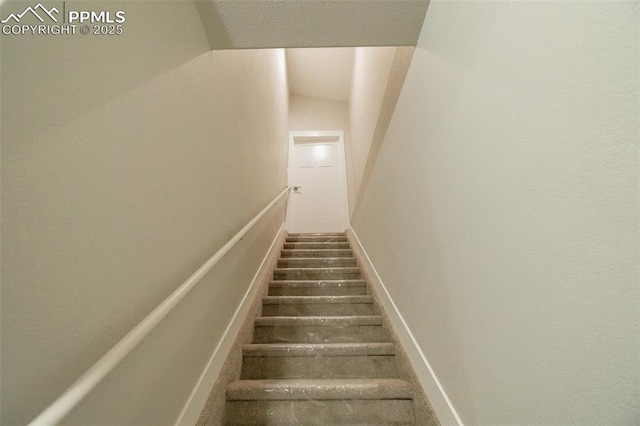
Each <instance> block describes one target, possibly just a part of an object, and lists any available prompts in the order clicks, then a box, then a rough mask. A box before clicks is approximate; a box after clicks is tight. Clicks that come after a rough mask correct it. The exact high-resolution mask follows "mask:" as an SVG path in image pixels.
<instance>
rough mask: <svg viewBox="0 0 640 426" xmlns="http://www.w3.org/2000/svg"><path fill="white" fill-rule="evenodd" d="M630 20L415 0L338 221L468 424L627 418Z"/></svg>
mask: <svg viewBox="0 0 640 426" xmlns="http://www.w3.org/2000/svg"><path fill="white" fill-rule="evenodd" d="M639 19H640V16H639V14H638V7H637V3H633V2H616V3H609V2H591V3H580V4H577V3H562V2H547V3H540V2H529V3H526V2H525V3H522V2H516V3H509V2H447V1H438V0H432V1H431V4H430V6H429V11H428V13H427V18H426V21H425V23H424V27H423V31H422V34H421V38H420V41H419V44H418V48H417V49H416V52H415V54H414V58H413V62H412V64H411V67H410V70H409V74H408V76H407V80H406V82H405V86H404V88H403V91H402V94H401V96H400V100H399V102H398V105H397V107H396V112H395V114H394V116H393V119H392V122H391V125H390V127H389V130H388V133H387V136H386V139H385V141H384V144H383V145H382V147H381V150H380V153H379V156H378V160H377V163H376V164H375V167H374V169H373V171H372V174H371V179H370V182H369V185H368V187H367V188H366V190H365V193H364V194H363V197H362V204H361V206H360V207H359V208H358V210H357V212H356V214H355V215H354V217H353V218H352V223H353V225H354V228H355V230H356V232H357V234H358V236H359V237H360V239H361V241H362V242H363V244H364V246H365V248H366V249H367V251H368V253H369V255H370V257H371V258H372V261H373V263H374V264H375V266H376V268H377V269H378V272H379V273H380V276H381V278H382V279H383V281H384V282H385V284H386V286H387V288H388V290H389V293H390V294H391V297H392V298H393V300H394V301H395V303H396V305H397V306H398V308H399V310H400V312H401V313H402V315H403V316H404V319H405V320H406V322H407V324H408V326H409V328H410V329H411V331H412V333H413V335H414V336H415V338H416V340H417V342H418V344H419V345H420V347H421V349H422V351H423V352H424V354H425V355H426V358H427V359H428V360H429V362H430V364H431V366H432V367H433V370H434V371H435V373H436V375H437V377H438V378H439V379H440V382H441V383H442V385H443V387H444V389H445V390H446V392H447V393H448V395H449V397H450V398H451V400H452V402H453V405H454V406H455V408H456V409H457V410H458V412H459V414H460V416H461V418H462V420H463V421H464V422H465V423H466V424H472V425H475V424H484V425H489V424H514V425H515V424H519V425H531V424H583V425H586V424H591V425H596V424H598V425H600V424H633V423H635V422H637V419H638V418H640V407H639V406H638V401H639V400H640V395H639V394H638V389H640V378H639V374H640V365H639V361H638V353H639V347H638V335H639V332H640V330H639V328H638V325H639V324H638V321H639V318H640V312H639V306H640V300H639V296H638V290H639V283H638V269H637V267H638V264H637V260H638V249H639V246H638V235H639V233H638V223H639V217H638V128H639V123H638V120H639V118H638V117H639V110H638V81H639V80H638V79H639V75H638V50H637V46H638V41H639V40H638V27H637V22H638V20H639ZM352 133H353V139H354V140H355V139H356V134H357V129H355V128H352Z"/></svg>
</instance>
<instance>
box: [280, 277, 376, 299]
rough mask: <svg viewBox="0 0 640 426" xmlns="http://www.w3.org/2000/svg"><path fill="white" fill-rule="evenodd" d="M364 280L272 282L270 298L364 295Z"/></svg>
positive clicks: (365, 290)
mask: <svg viewBox="0 0 640 426" xmlns="http://www.w3.org/2000/svg"><path fill="white" fill-rule="evenodd" d="M366 286H367V283H366V281H364V280H306V281H293V280H289V281H271V283H270V284H269V296H324V295H335V296H340V295H364V294H366V293H367V287H366Z"/></svg>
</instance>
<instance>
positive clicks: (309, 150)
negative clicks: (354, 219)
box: [287, 131, 349, 232]
mask: <svg viewBox="0 0 640 426" xmlns="http://www.w3.org/2000/svg"><path fill="white" fill-rule="evenodd" d="M346 177H347V174H346V168H345V162H344V138H343V133H342V131H332V132H290V133H289V185H290V186H291V188H292V190H291V195H290V196H289V208H288V210H287V230H288V231H289V232H343V231H344V230H345V229H346V228H347V224H348V223H349V213H348V203H347V182H346Z"/></svg>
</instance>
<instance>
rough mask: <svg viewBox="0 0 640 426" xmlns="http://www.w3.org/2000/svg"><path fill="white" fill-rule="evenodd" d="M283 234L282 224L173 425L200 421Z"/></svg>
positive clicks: (269, 270)
mask: <svg viewBox="0 0 640 426" xmlns="http://www.w3.org/2000/svg"><path fill="white" fill-rule="evenodd" d="M285 233H286V231H285V230H284V223H282V225H281V226H280V229H279V230H278V233H277V234H276V236H275V238H274V239H273V241H272V242H271V246H270V247H269V250H267V253H266V255H265V256H264V258H263V259H262V263H260V266H259V267H258V270H257V271H256V273H255V275H254V276H253V279H252V280H251V284H250V285H249V288H248V289H247V291H246V292H245V294H244V297H243V298H242V301H241V302H240V304H239V305H238V308H237V309H236V311H235V313H234V314H233V317H232V318H231V321H229V324H228V325H227V328H226V330H225V331H224V333H223V335H222V338H221V339H220V342H219V343H218V345H217V346H216V348H215V350H214V351H213V353H212V355H211V358H209V362H208V363H207V366H206V367H205V369H204V371H203V372H202V374H201V375H200V378H199V379H198V382H197V383H196V385H195V387H194V388H193V391H192V392H191V394H190V395H189V398H188V399H187V403H186V404H185V406H184V408H183V409H182V412H181V413H180V415H179V416H178V419H177V420H176V422H175V426H193V425H195V424H196V423H197V422H198V418H199V417H200V414H201V413H202V410H203V409H204V407H205V404H206V403H207V399H208V398H209V394H210V393H211V389H212V388H213V385H214V384H215V382H216V380H217V378H218V376H219V374H220V371H221V369H222V366H223V365H224V363H225V361H226V359H227V356H228V355H229V352H230V351H231V348H232V346H233V343H234V341H235V339H236V336H237V335H238V333H239V332H240V328H241V327H242V325H243V323H244V322H245V321H244V320H245V317H246V316H247V314H248V313H249V310H250V308H251V305H252V304H253V301H254V299H255V297H256V295H257V292H258V291H259V289H260V283H261V281H262V280H263V279H264V276H265V274H269V273H271V268H272V265H271V262H270V259H272V258H273V257H274V256H276V255H277V253H278V252H279V250H280V248H281V247H280V246H281V244H280V243H281V241H282V239H283V237H284V234H285Z"/></svg>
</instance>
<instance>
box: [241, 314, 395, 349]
mask: <svg viewBox="0 0 640 426" xmlns="http://www.w3.org/2000/svg"><path fill="white" fill-rule="evenodd" d="M390 341H391V338H390V337H389V334H388V333H387V331H386V330H385V329H384V328H383V327H382V317H380V316H379V315H362V316H307V317H298V316H266V317H257V318H256V319H255V327H254V335H253V343H278V342H293V343H364V342H367V343H368V342H390Z"/></svg>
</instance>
